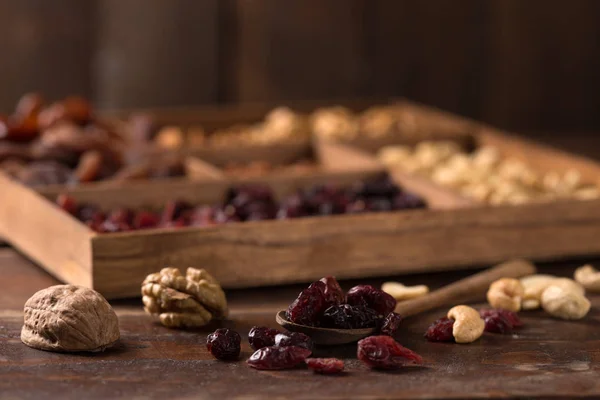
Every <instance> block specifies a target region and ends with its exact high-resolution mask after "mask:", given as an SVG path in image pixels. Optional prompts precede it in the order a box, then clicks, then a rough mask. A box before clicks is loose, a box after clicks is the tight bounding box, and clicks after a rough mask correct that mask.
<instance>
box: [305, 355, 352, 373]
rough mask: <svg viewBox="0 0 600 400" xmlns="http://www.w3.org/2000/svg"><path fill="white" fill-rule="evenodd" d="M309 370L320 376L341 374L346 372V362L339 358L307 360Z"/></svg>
mask: <svg viewBox="0 0 600 400" xmlns="http://www.w3.org/2000/svg"><path fill="white" fill-rule="evenodd" d="M305 362H306V365H307V366H308V368H310V369H312V370H313V371H315V372H317V373H319V374H326V375H329V374H339V373H340V372H342V371H343V370H344V361H342V360H340V359H339V358H307V359H306V360H305Z"/></svg>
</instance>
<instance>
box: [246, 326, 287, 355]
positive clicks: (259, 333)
mask: <svg viewBox="0 0 600 400" xmlns="http://www.w3.org/2000/svg"><path fill="white" fill-rule="evenodd" d="M278 333H281V332H279V331H278V330H277V329H271V328H267V327H266V326H254V327H252V329H250V332H248V342H249V343H250V347H252V348H253V349H254V350H258V349H262V348H263V347H268V346H274V345H275V336H276V335H277V334H278Z"/></svg>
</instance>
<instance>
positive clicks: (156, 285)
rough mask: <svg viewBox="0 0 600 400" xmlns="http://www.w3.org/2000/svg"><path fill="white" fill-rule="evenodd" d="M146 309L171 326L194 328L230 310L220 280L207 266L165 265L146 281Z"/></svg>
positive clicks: (143, 299)
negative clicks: (178, 266) (186, 267)
mask: <svg viewBox="0 0 600 400" xmlns="http://www.w3.org/2000/svg"><path fill="white" fill-rule="evenodd" d="M142 296H143V297H142V301H143V303H144V310H145V311H146V312H147V313H148V314H151V315H158V317H159V318H160V322H161V323H162V324H163V325H164V326H166V327H169V328H193V327H199V326H204V325H206V324H208V323H209V322H210V321H211V320H212V319H213V318H224V317H226V316H227V314H228V308H227V299H226V298H225V293H224V292H223V290H222V289H221V286H220V285H219V282H217V280H216V279H215V278H213V277H212V276H211V275H210V274H209V273H208V272H206V271H205V270H203V269H196V268H188V269H187V273H186V275H185V276H183V275H182V274H181V272H180V271H179V269H177V268H163V269H162V270H161V271H160V272H157V273H153V274H150V275H148V276H147V277H146V279H145V280H144V282H143V283H142Z"/></svg>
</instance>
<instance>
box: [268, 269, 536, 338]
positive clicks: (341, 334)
mask: <svg viewBox="0 0 600 400" xmlns="http://www.w3.org/2000/svg"><path fill="white" fill-rule="evenodd" d="M535 272H536V269H535V266H534V265H533V264H531V263H530V262H528V261H525V260H512V261H507V262H505V263H502V264H499V265H496V266H495V267H492V268H489V269H486V270H485V271H482V272H479V273H477V274H474V275H471V276H469V277H467V278H464V279H461V280H459V281H456V282H454V283H452V284H450V285H448V286H445V287H443V288H441V289H438V290H435V291H433V292H431V293H429V294H427V295H425V296H422V297H418V298H416V299H412V300H407V301H403V302H401V303H398V305H397V306H396V310H395V311H396V312H397V313H398V314H400V315H402V317H404V318H406V317H410V316H413V315H417V314H419V313H422V312H425V311H429V310H433V309H435V308H438V307H442V306H445V305H452V306H454V305H457V304H460V303H469V302H475V301H480V300H481V299H482V297H483V296H484V295H485V293H486V292H487V290H488V287H489V286H490V284H491V283H492V282H494V281H495V280H498V279H500V278H520V277H522V276H526V275H532V274H535ZM275 319H276V321H277V323H278V324H279V325H281V326H282V327H284V328H285V329H287V330H288V331H292V332H302V333H304V334H306V335H308V336H310V337H311V339H312V340H313V342H314V343H316V344H322V345H336V344H345V343H352V342H356V341H358V340H360V339H362V338H365V337H367V336H370V335H372V334H373V333H375V328H366V329H332V328H316V327H313V326H307V325H300V324H295V323H293V322H291V321H289V320H288V319H287V318H286V315H285V311H279V312H278V313H277V316H276V318H275Z"/></svg>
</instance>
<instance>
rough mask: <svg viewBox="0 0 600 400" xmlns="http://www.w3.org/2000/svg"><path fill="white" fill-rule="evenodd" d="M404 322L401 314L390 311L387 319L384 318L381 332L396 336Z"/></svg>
mask: <svg viewBox="0 0 600 400" xmlns="http://www.w3.org/2000/svg"><path fill="white" fill-rule="evenodd" d="M401 322H402V317H401V316H400V314H396V313H395V312H391V313H389V314H388V315H387V316H386V317H385V319H384V320H383V324H382V325H381V330H380V332H381V334H382V335H388V336H392V337H393V336H394V335H396V333H398V329H400V323H401Z"/></svg>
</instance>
